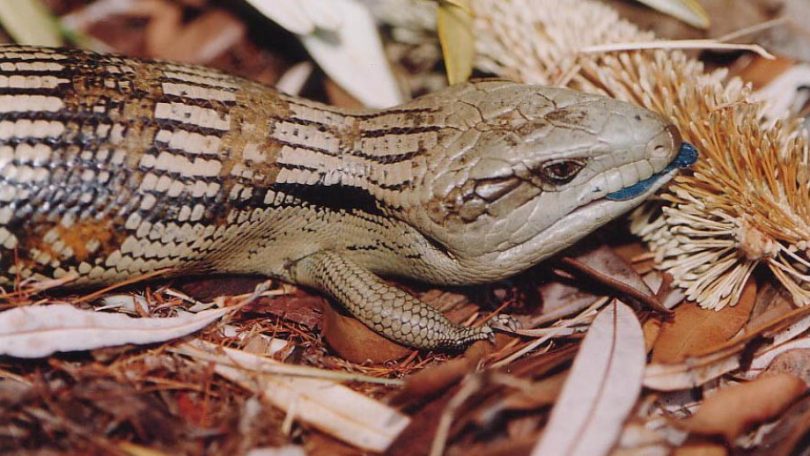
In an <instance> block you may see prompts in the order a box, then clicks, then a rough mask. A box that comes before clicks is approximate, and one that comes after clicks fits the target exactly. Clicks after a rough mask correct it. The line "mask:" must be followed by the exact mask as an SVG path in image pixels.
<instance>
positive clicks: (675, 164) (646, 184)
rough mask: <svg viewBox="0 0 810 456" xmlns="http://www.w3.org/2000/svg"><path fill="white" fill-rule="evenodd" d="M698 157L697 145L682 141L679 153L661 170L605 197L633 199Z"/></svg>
mask: <svg viewBox="0 0 810 456" xmlns="http://www.w3.org/2000/svg"><path fill="white" fill-rule="evenodd" d="M697 158H698V151H697V149H696V148H695V146H693V145H691V144H689V143H687V142H685V143H681V148H680V149H679V150H678V155H677V156H676V157H675V158H674V159H673V160H672V161H671V162H670V163H669V164H668V165H667V166H666V167H665V168H664V169H662V170H661V171H660V172H658V173H655V174H653V175H652V176H650V177H648V178H647V179H644V180H642V181H638V182H636V183H635V184H633V185H631V186H629V187H625V188H623V189H621V190H617V191H615V192H613V193H608V194H607V195H605V199H608V200H611V201H627V200H630V199H633V198H635V197H637V196H639V195H641V194H643V193H645V192H647V191H648V190H649V189H650V188H651V187H652V186H653V185H654V184H655V183H656V181H658V179H660V178H662V177H664V176H666V175H668V174H671V172H672V171H673V170H677V169H682V168H688V167H689V166H691V165H693V164H694V163H695V162H696V161H697Z"/></svg>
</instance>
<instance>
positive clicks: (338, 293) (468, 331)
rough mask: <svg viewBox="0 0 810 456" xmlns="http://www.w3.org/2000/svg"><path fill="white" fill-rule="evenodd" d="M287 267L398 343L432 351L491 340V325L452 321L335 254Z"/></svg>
mask: <svg viewBox="0 0 810 456" xmlns="http://www.w3.org/2000/svg"><path fill="white" fill-rule="evenodd" d="M291 269H292V271H291V272H292V274H293V276H294V277H295V280H296V282H298V283H300V284H302V285H307V286H311V287H313V288H317V289H319V290H321V291H323V292H325V293H328V294H329V295H331V296H332V297H334V298H335V299H336V300H337V301H339V302H340V303H341V304H342V305H343V306H344V307H345V308H346V310H348V311H349V312H350V313H351V314H352V315H353V316H354V317H355V318H357V319H358V320H360V321H361V322H363V323H364V324H365V325H366V326H368V327H370V328H372V329H373V330H374V331H377V332H378V333H380V334H382V335H384V336H386V337H388V338H389V339H392V340H394V341H396V342H399V343H402V344H405V345H408V346H411V347H416V348H423V349H433V348H452V347H463V346H466V345H468V344H470V343H471V342H474V341H476V340H482V339H490V338H491V337H493V330H492V328H490V327H489V326H487V325H484V326H481V327H477V328H468V327H465V326H461V325H457V324H455V323H452V322H451V321H450V320H448V319H447V318H446V317H445V316H444V315H442V314H441V313H440V312H439V311H437V310H436V309H434V308H433V307H431V306H429V305H427V304H425V303H423V302H421V301H419V300H418V299H416V298H414V297H413V296H411V295H409V294H408V293H406V292H404V291H402V290H400V289H399V288H396V287H393V286H391V285H388V284H386V283H385V282H383V281H382V280H380V278H379V277H377V276H376V275H375V274H373V273H372V272H371V271H369V270H367V269H365V268H364V267H362V266H360V265H358V264H357V263H355V262H353V261H351V260H350V259H348V258H345V257H343V256H341V255H339V254H338V253H336V252H331V251H321V252H318V253H315V254H313V255H310V256H307V257H305V258H303V259H301V260H299V261H297V262H296V263H295V264H294V265H293V266H292V268H291Z"/></svg>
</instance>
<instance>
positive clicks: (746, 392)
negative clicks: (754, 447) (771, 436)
mask: <svg viewBox="0 0 810 456" xmlns="http://www.w3.org/2000/svg"><path fill="white" fill-rule="evenodd" d="M806 390H807V386H806V385H805V383H804V381H803V380H802V379H800V378H798V377H795V376H793V375H790V374H776V375H768V376H763V377H760V378H758V379H756V380H754V381H752V382H749V383H740V384H737V385H734V386H729V387H726V388H722V389H720V390H718V391H717V393H716V394H714V395H713V396H711V397H709V398H707V399H706V400H705V401H703V405H701V406H700V408H699V409H698V411H697V413H695V415H693V416H692V417H690V418H687V419H685V420H682V421H678V422H676V423H675V425H676V426H678V427H680V428H682V429H685V430H688V431H690V432H694V433H696V434H709V435H715V434H721V435H723V436H724V437H725V438H726V440H727V441H729V442H731V441H733V440H734V439H735V438H737V437H738V436H739V435H740V434H742V433H743V432H744V431H745V430H746V429H748V428H749V427H750V426H751V425H753V424H755V423H759V422H762V421H765V420H767V419H769V418H772V417H774V416H776V415H778V414H779V413H781V412H782V411H783V410H785V409H786V408H787V407H788V406H789V405H790V404H792V403H793V401H794V400H796V398H798V397H799V396H801V395H802V394H804V392H805V391H806Z"/></svg>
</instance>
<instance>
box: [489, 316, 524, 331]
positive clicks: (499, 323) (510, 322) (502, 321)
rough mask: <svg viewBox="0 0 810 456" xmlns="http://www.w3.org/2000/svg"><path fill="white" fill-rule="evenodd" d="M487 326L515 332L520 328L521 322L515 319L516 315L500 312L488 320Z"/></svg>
mask: <svg viewBox="0 0 810 456" xmlns="http://www.w3.org/2000/svg"><path fill="white" fill-rule="evenodd" d="M487 326H491V327H492V328H494V329H499V330H501V331H507V332H515V331H517V329H518V328H520V323H518V321H517V320H515V318H514V317H512V316H511V315H507V314H499V315H496V316H494V317H492V318H491V319H490V320H489V321H488V322H487Z"/></svg>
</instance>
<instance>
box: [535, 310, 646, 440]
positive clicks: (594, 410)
mask: <svg viewBox="0 0 810 456" xmlns="http://www.w3.org/2000/svg"><path fill="white" fill-rule="evenodd" d="M644 363H645V349H644V334H643V333H642V331H641V325H640V324H639V322H638V320H637V319H636V316H635V314H634V313H633V311H632V310H631V309H630V308H629V307H627V306H626V305H625V304H622V303H621V302H619V301H618V300H615V301H614V302H613V303H612V304H611V305H609V306H607V307H606V308H605V309H603V310H602V311H600V312H599V314H598V315H597V316H596V318H595V319H594V321H593V323H592V324H591V327H590V329H589V330H588V334H587V335H586V336H585V340H584V341H583V342H582V346H581V348H580V350H579V353H578V354H577V357H576V359H575V360H574V365H573V367H572V368H571V373H570V374H569V376H568V379H567V380H566V382H565V386H563V390H562V393H561V394H560V398H559V400H558V401H557V404H556V405H555V406H554V410H552V412H551V418H550V419H549V423H548V425H547V426H546V429H545V430H544V431H543V436H542V437H541V439H540V441H539V442H538V443H537V445H536V446H535V448H534V451H533V452H532V455H534V456H540V455H547V454H564V455H588V456H596V455H601V454H607V453H608V452H609V451H610V449H611V448H612V446H613V444H614V442H615V441H616V439H617V438H618V437H619V434H620V433H621V430H622V427H623V425H624V420H625V419H626V418H627V414H628V413H630V410H631V409H632V408H633V405H634V404H635V402H636V399H637V398H638V395H639V392H640V391H641V379H642V375H643V373H644Z"/></svg>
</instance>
